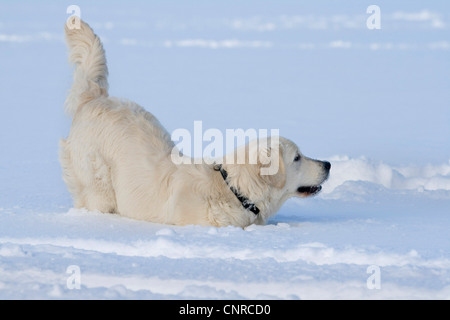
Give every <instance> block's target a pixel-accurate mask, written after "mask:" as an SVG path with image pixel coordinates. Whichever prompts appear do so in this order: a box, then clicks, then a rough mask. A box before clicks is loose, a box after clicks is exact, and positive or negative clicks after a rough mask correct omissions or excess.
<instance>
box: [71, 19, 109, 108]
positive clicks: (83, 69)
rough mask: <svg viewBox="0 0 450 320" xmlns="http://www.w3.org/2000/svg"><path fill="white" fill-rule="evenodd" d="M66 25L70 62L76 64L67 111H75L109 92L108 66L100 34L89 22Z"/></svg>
mask: <svg viewBox="0 0 450 320" xmlns="http://www.w3.org/2000/svg"><path fill="white" fill-rule="evenodd" d="M71 27H73V28H70V27H69V26H68V25H67V23H66V25H65V34H66V43H67V46H68V47H69V62H70V63H72V64H74V65H75V70H74V75H73V85H72V88H71V89H70V92H69V95H68V96H67V99H66V102H65V106H64V108H65V111H66V112H67V113H68V114H70V115H73V114H75V112H76V111H77V109H78V108H79V106H81V105H82V104H84V103H86V102H87V101H89V100H92V99H95V98H97V97H100V96H108V67H107V65H106V57H105V51H104V50H103V45H102V43H101V41H100V38H99V37H98V36H97V35H96V34H95V33H94V31H93V30H92V29H91V27H89V25H88V24H87V23H85V22H84V21H82V20H81V19H80V24H79V26H78V25H73V26H71Z"/></svg>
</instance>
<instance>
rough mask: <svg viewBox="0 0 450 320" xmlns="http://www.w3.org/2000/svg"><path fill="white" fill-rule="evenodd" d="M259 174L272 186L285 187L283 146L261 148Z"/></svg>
mask: <svg viewBox="0 0 450 320" xmlns="http://www.w3.org/2000/svg"><path fill="white" fill-rule="evenodd" d="M258 160H259V161H258V164H259V166H260V168H259V174H260V176H261V178H262V179H263V180H264V181H265V182H266V183H267V184H269V185H270V186H272V187H275V188H279V189H281V188H283V187H284V186H285V185H286V169H285V166H284V161H283V154H282V150H281V148H280V147H279V146H278V145H276V147H274V146H269V147H264V148H261V149H260V150H259V157H258Z"/></svg>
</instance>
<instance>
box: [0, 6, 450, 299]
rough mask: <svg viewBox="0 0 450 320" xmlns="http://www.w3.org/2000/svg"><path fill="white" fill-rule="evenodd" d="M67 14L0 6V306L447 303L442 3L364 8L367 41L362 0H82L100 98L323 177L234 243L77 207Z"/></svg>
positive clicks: (449, 120)
mask: <svg viewBox="0 0 450 320" xmlns="http://www.w3.org/2000/svg"><path fill="white" fill-rule="evenodd" d="M70 4H73V3H69V2H67V1H58V2H57V1H50V0H46V1H39V3H37V2H36V3H30V2H27V1H23V2H21V1H14V2H13V1H3V2H2V3H0V96H1V103H0V150H1V151H0V298H2V299H33V298H38V299H78V298H87V299H105V298H106V299H116V298H117V299H173V298H176V299H180V298H181V299H342V298H351V299H429V298H430V299H450V241H449V230H450V106H449V101H450V90H448V85H449V80H450V79H449V78H450V73H449V70H450V59H449V54H450V38H449V34H450V33H449V29H450V6H449V5H448V4H444V2H438V1H428V2H423V3H420V2H415V3H410V1H396V2H395V3H392V2H391V1H378V5H379V6H380V8H381V18H382V20H381V21H382V25H381V27H382V28H381V30H368V29H367V28H366V19H367V17H368V16H369V15H368V14H367V13H366V7H364V6H361V4H360V1H342V3H340V4H339V3H336V2H335V1H333V2H332V1H323V2H321V5H320V6H319V5H318V4H317V3H316V4H304V3H302V4H299V3H298V2H296V1H285V2H282V3H281V2H279V1H266V2H264V4H261V3H260V2H259V1H255V0H251V1H243V2H233V1H231V2H230V1H227V2H225V1H223V2H214V4H213V3H211V2H207V1H196V2H195V4H194V3H192V1H171V2H167V1H154V2H150V3H148V2H146V1H136V2H132V3H131V4H130V3H129V2H122V1H95V2H93V1H78V3H77V5H78V6H79V7H80V8H81V15H82V17H83V18H84V19H85V20H87V21H88V22H89V23H90V24H91V25H92V26H93V27H94V28H95V30H96V31H97V32H98V34H99V35H100V36H101V37H102V39H103V40H104V44H105V48H106V52H107V57H108V62H109V66H110V74H111V76H110V83H111V90H110V91H111V94H113V95H116V96H123V97H127V98H130V99H133V100H135V101H137V102H138V103H140V104H142V105H143V106H145V107H146V108H147V109H148V110H149V111H151V112H152V113H154V114H155V115H156V116H157V117H158V118H159V119H160V121H161V122H162V123H163V124H164V125H165V126H166V128H168V130H170V131H173V130H175V129H177V128H186V129H188V130H191V129H192V127H193V123H194V121H195V120H202V121H203V125H204V127H205V129H206V128H218V129H220V130H225V129H226V128H244V129H246V128H256V129H259V128H265V129H271V128H276V129H279V130H280V134H281V135H283V136H286V137H288V138H290V139H292V140H293V141H295V142H296V143H297V144H298V145H299V146H300V147H301V149H302V151H303V152H304V153H305V154H306V155H308V156H311V157H316V158H320V159H324V160H325V159H326V160H329V161H330V162H331V163H332V171H331V176H330V179H329V180H328V181H327V182H326V184H325V185H324V188H323V191H322V193H321V194H319V195H318V196H317V197H315V198H310V199H295V200H290V201H288V202H287V203H286V204H285V205H284V206H283V208H282V209H281V210H280V212H279V213H278V214H277V215H276V216H275V217H274V218H273V219H271V220H270V221H269V223H268V225H266V226H250V227H248V228H246V229H244V230H243V229H240V228H235V227H227V228H210V227H200V226H186V227H176V226H168V225H158V224H152V223H146V222H141V221H133V220H129V219H125V218H122V217H119V216H116V215H106V214H102V213H96V212H87V211H85V210H75V209H73V208H72V202H71V199H70V195H69V194H68V192H67V190H66V188H65V186H64V184H63V182H62V180H61V169H60V166H59V163H58V159H57V152H58V140H59V138H61V137H64V136H66V135H67V133H68V130H69V126H70V119H68V118H67V117H65V116H64V114H63V110H62V104H63V102H64V99H65V94H66V92H67V89H68V88H69V87H70V84H71V70H70V67H69V66H68V65H67V62H66V61H67V58H66V57H67V54H66V48H65V45H64V42H63V34H62V26H63V23H64V21H65V20H66V19H67V17H68V15H67V14H66V8H67V7H68V6H69V5H70ZM78 284H79V288H78Z"/></svg>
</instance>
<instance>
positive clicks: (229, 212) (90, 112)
mask: <svg viewBox="0 0 450 320" xmlns="http://www.w3.org/2000/svg"><path fill="white" fill-rule="evenodd" d="M65 33H66V41H67V45H68V47H69V50H70V56H69V61H70V62H71V63H72V64H74V65H75V70H74V81H73V86H72V88H71V90H70V92H69V95H68V97H67V100H66V104H65V110H66V112H67V113H68V114H70V115H71V116H72V117H73V122H72V127H71V131H70V134H69V136H68V138H67V139H66V140H61V144H60V162H61V165H62V169H63V178H64V181H65V182H66V184H67V187H68V189H69V191H70V193H71V194H72V196H73V200H74V206H75V207H76V208H83V207H84V208H87V209H89V210H98V211H101V212H105V213H117V214H120V215H122V216H125V217H129V218H133V219H140V220H146V221H151V222H156V223H167V224H176V225H187V224H199V225H211V226H226V225H235V226H240V227H245V226H248V225H250V224H252V223H258V224H263V223H265V222H266V221H267V219H268V218H269V217H270V216H272V215H274V214H275V213H276V212H277V211H278V209H279V208H280V207H281V205H282V204H283V203H284V201H285V200H286V199H288V198H289V197H292V196H302V195H303V196H305V194H300V193H299V192H298V191H297V188H298V187H299V186H302V185H303V186H307V185H319V184H321V183H322V182H323V181H324V180H325V179H326V177H327V176H328V170H324V168H323V165H322V162H320V161H317V160H312V159H309V158H306V157H302V160H301V161H298V162H294V161H293V159H294V158H295V157H296V155H297V154H299V150H298V148H297V146H296V145H295V144H294V143H293V142H291V141H289V140H287V139H284V138H280V139H279V141H280V143H279V155H278V156H279V161H280V166H279V170H278V172H277V173H276V174H275V175H272V176H263V175H261V174H260V169H261V167H262V166H263V165H262V164H261V161H258V163H256V164H227V163H225V164H224V165H223V167H224V168H225V169H226V170H227V172H228V175H229V177H228V181H229V183H230V185H232V186H234V187H235V188H236V189H237V190H239V192H240V193H241V194H243V195H245V196H246V197H248V198H249V199H250V200H251V201H253V202H254V203H255V204H256V205H257V206H258V208H259V209H260V210H261V212H260V213H259V214H258V215H255V214H254V213H252V212H250V211H247V210H245V209H244V208H243V206H242V204H241V203H240V202H239V201H238V199H237V198H236V196H235V195H234V194H233V193H232V192H231V190H230V188H229V186H228V185H227V184H226V183H225V181H224V180H223V178H222V176H221V174H220V173H219V172H217V171H215V170H214V168H213V165H207V164H198V165H193V164H192V165H187V164H182V165H175V164H174V163H173V162H172V160H171V152H172V150H173V148H174V143H173V142H172V141H171V139H170V134H169V133H168V132H167V131H166V130H165V129H164V128H163V127H162V126H161V124H160V123H159V121H158V120H157V119H156V118H155V117H154V116H153V115H152V114H151V113H149V112H147V111H146V110H144V109H143V108H142V107H140V106H139V105H137V104H136V103H134V102H130V101H127V100H122V99H117V98H112V97H109V95H108V82H107V76H108V70H107V64H106V58H105V54H104V50H103V46H102V44H101V41H100V39H99V38H98V37H97V36H96V35H95V34H94V32H93V31H92V29H91V28H90V27H89V26H88V25H87V24H86V23H84V22H83V21H81V28H80V29H73V30H69V29H68V28H67V26H66V29H65ZM245 152H246V154H247V155H248V156H254V154H253V155H252V152H253V153H254V152H258V150H257V149H255V148H251V147H249V146H246V147H245ZM266 152H267V150H266ZM269 152H270V150H269ZM260 156H261V155H259V154H257V155H256V157H257V158H258V157H260ZM266 156H267V155H266ZM258 159H259V158H258Z"/></svg>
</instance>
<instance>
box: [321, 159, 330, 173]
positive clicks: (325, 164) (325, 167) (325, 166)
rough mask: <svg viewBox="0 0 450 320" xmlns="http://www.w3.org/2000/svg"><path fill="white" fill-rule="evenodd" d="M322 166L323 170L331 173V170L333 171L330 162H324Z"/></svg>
mask: <svg viewBox="0 0 450 320" xmlns="http://www.w3.org/2000/svg"><path fill="white" fill-rule="evenodd" d="M322 165H323V168H324V169H325V170H326V171H330V169H331V163H329V162H328V161H322Z"/></svg>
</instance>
